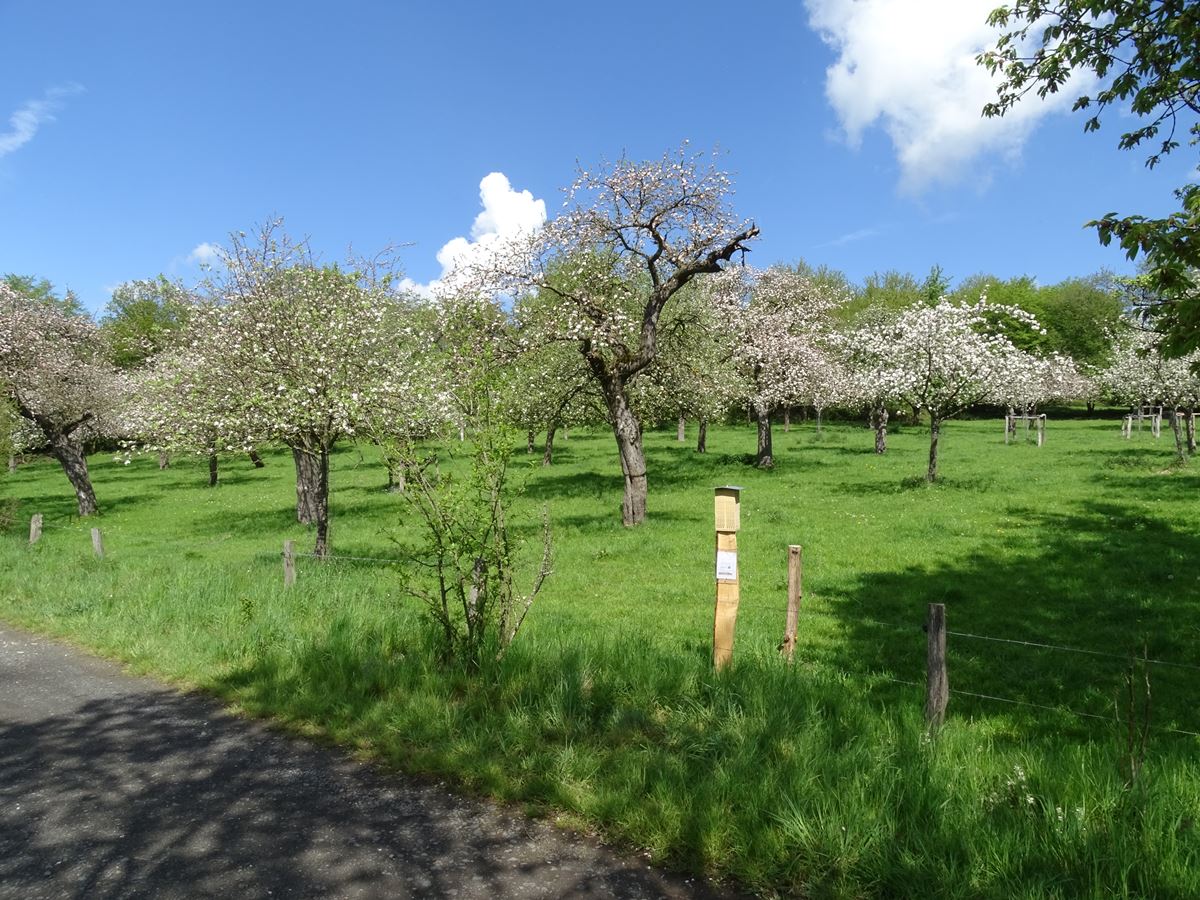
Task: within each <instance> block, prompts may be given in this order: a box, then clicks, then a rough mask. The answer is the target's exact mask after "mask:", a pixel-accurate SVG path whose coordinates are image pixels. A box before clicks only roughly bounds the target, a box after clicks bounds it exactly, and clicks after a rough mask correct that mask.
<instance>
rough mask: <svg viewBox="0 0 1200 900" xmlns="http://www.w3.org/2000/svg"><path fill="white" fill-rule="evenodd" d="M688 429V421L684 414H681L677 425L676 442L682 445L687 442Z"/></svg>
mask: <svg viewBox="0 0 1200 900" xmlns="http://www.w3.org/2000/svg"><path fill="white" fill-rule="evenodd" d="M686 429H687V419H686V418H684V415H683V413H680V414H679V424H677V425H676V426H675V440H677V441H679V443H681V444H682V443H683V442H684V441H686V440H687V430H686Z"/></svg>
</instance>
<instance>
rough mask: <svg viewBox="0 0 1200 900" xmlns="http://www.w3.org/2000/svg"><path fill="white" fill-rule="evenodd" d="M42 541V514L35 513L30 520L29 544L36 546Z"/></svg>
mask: <svg viewBox="0 0 1200 900" xmlns="http://www.w3.org/2000/svg"><path fill="white" fill-rule="evenodd" d="M41 539H42V514H41V513H34V514H33V515H32V516H31V517H30V519H29V543H31V544H36V543H37V542H38V541H40V540H41Z"/></svg>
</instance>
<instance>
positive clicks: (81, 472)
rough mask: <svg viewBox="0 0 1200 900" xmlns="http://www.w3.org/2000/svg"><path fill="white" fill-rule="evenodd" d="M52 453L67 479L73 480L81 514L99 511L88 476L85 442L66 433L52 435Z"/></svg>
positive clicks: (92, 514)
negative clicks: (82, 442) (84, 449)
mask: <svg viewBox="0 0 1200 900" xmlns="http://www.w3.org/2000/svg"><path fill="white" fill-rule="evenodd" d="M50 455H51V456H53V457H54V458H55V459H57V460H58V462H59V465H61V466H62V467H63V472H65V473H66V475H67V480H68V481H70V482H71V487H73V488H75V499H76V501H77V503H78V505H79V515H80V516H94V515H95V514H96V513H97V512H98V507H97V506H96V492H95V491H94V490H92V480H91V478H90V477H89V476H88V465H87V457H86V456H85V455H84V453H83V444H81V443H80V442H79V441H77V440H74V439H73V438H70V437H67V436H65V435H61V434H59V435H51V436H50Z"/></svg>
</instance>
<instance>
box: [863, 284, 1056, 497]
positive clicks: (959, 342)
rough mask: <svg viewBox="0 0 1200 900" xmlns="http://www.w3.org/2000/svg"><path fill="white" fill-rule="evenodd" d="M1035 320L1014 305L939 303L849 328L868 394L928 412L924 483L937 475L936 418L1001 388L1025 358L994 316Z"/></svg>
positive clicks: (938, 426) (940, 419)
mask: <svg viewBox="0 0 1200 900" xmlns="http://www.w3.org/2000/svg"><path fill="white" fill-rule="evenodd" d="M998 319H999V320H1002V321H1004V320H1007V321H1018V322H1022V323H1025V324H1032V325H1036V322H1035V321H1034V320H1033V319H1032V317H1031V316H1029V314H1028V313H1025V312H1023V311H1022V310H1019V309H1016V308H1015V307H1000V306H997V305H993V304H988V302H987V300H986V299H984V298H981V299H980V301H979V302H978V303H976V304H973V305H965V304H964V305H957V304H953V303H950V302H948V301H945V300H943V301H942V302H940V303H938V304H936V305H934V306H925V305H920V306H913V307H910V308H909V309H906V310H904V311H902V312H901V313H900V314H899V315H897V316H896V317H895V319H894V320H893V321H891V322H882V323H876V324H872V325H868V326H865V327H863V328H861V329H858V330H856V331H855V332H854V333H853V335H852V336H851V338H850V339H849V345H850V346H852V347H853V348H854V360H855V362H856V363H857V366H858V369H859V372H860V375H861V376H863V380H864V381H865V382H866V390H868V391H869V392H870V393H871V394H873V395H874V396H875V397H881V398H892V399H895V400H898V401H900V402H903V403H906V404H909V405H910V406H912V407H913V408H914V409H919V410H924V411H925V412H926V413H928V415H929V466H928V469H927V470H926V473H925V479H926V481H930V482H932V481H935V480H937V475H938V441H939V438H940V437H941V429H942V423H943V422H945V420H946V419H949V418H951V417H953V416H956V415H958V414H959V413H961V412H963V411H964V410H966V409H967V408H969V407H971V406H974V405H975V404H977V403H981V402H983V401H984V400H987V399H988V398H991V397H994V396H996V395H997V394H999V393H1001V392H1003V390H1004V385H1006V384H1008V383H1009V382H1010V381H1011V380H1012V379H1013V378H1014V377H1016V375H1017V373H1018V371H1019V370H1020V369H1021V368H1022V367H1023V366H1024V365H1025V364H1026V361H1027V355H1026V354H1023V353H1021V352H1020V351H1018V350H1017V349H1016V348H1015V347H1014V346H1013V345H1012V342H1011V341H1009V340H1008V338H1007V337H1005V336H1004V334H1003V333H999V332H998V331H997V330H995V329H996V322H997V320H998Z"/></svg>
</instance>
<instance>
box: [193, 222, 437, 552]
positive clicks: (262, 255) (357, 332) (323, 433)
mask: <svg viewBox="0 0 1200 900" xmlns="http://www.w3.org/2000/svg"><path fill="white" fill-rule="evenodd" d="M279 228H280V223H278V222H273V223H270V224H268V225H267V226H266V227H265V228H264V229H263V230H262V232H261V234H260V235H258V237H257V238H256V241H255V242H254V243H251V242H248V241H247V240H246V239H245V237H244V236H243V235H241V234H239V235H237V236H235V237H234V238H233V240H232V242H231V244H230V246H229V248H227V249H226V250H224V251H222V254H221V267H220V268H221V271H220V273H219V274H218V276H217V278H215V279H214V280H213V282H212V283H211V284H210V291H211V292H212V298H211V299H212V301H213V302H211V303H206V304H203V305H201V306H200V307H199V308H198V309H197V310H196V311H195V312H194V314H193V316H192V320H191V324H190V338H189V340H188V342H187V345H186V349H187V352H188V353H189V354H190V355H191V357H192V358H193V359H194V360H195V361H196V367H197V372H198V375H197V378H196V380H195V384H196V385H197V386H199V387H200V389H201V390H202V391H203V392H204V393H205V395H206V402H205V404H204V407H205V409H210V410H215V409H219V410H222V411H223V412H222V415H221V417H220V418H219V419H218V420H217V421H214V422H213V423H212V424H213V425H215V426H216V427H217V430H218V431H219V432H222V433H228V423H229V422H233V423H235V427H234V428H233V429H232V433H234V434H244V435H245V436H247V437H248V438H253V439H258V438H260V437H261V438H265V439H269V440H275V441H278V442H280V443H282V444H284V445H285V446H287V447H288V448H290V449H291V450H292V454H293V458H294V460H295V462H296V493H297V516H298V518H299V519H300V520H301V521H306V522H310V523H311V524H314V525H315V526H316V532H317V537H316V546H315V548H314V553H315V554H316V555H317V556H326V555H327V554H328V553H329V548H330V539H329V455H330V453H331V451H332V450H333V448H334V446H335V445H336V444H337V443H338V441H340V440H342V439H344V438H349V437H353V436H355V435H356V434H358V433H359V431H360V430H361V429H362V428H363V427H364V424H365V423H366V422H367V421H368V420H372V421H375V422H378V421H379V420H380V418H381V416H385V417H386V419H387V421H389V422H390V423H391V427H392V428H394V429H395V430H397V431H401V432H402V431H405V430H407V429H408V428H410V427H413V428H415V427H417V423H418V422H424V420H425V418H426V417H427V415H428V413H429V406H428V403H429V400H430V397H431V394H432V391H431V390H430V384H429V381H428V378H427V377H426V375H424V374H422V373H423V372H424V371H425V370H424V369H423V367H422V365H421V364H420V362H419V357H420V353H421V351H420V348H419V347H417V346H415V345H414V343H413V342H412V341H411V340H410V338H411V335H410V334H409V332H408V331H407V330H406V328H405V325H404V320H405V317H406V315H407V312H408V311H407V309H406V308H405V307H404V305H403V303H402V302H401V300H400V298H399V296H398V295H397V294H395V293H394V292H392V291H390V290H389V289H388V286H389V282H388V281H387V280H386V279H383V280H380V279H376V278H370V277H366V276H364V275H363V273H362V272H360V271H353V270H342V269H340V268H338V267H336V266H319V265H317V264H316V263H315V262H314V261H313V259H312V258H311V255H310V254H309V253H308V251H307V248H306V247H305V246H304V245H303V244H297V243H294V242H292V241H291V240H290V239H288V238H287V237H286V235H284V234H282V232H281V231H280V230H279Z"/></svg>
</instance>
